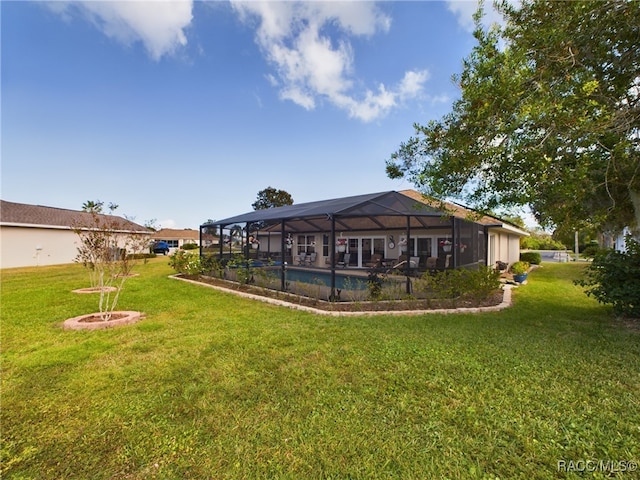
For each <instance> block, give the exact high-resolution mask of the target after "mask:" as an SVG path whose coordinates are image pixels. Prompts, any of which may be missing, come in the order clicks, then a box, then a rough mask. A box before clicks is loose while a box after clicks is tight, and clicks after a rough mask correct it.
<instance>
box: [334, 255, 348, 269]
mask: <svg viewBox="0 0 640 480" xmlns="http://www.w3.org/2000/svg"><path fill="white" fill-rule="evenodd" d="M349 260H351V254H350V253H345V254H344V257H342V260H341V261H340V262H336V265H341V266H342V268H347V265H349Z"/></svg>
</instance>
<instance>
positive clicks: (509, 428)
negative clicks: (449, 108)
mask: <svg viewBox="0 0 640 480" xmlns="http://www.w3.org/2000/svg"><path fill="white" fill-rule="evenodd" d="M583 268H585V264H583V263H580V262H573V263H570V264H569V263H565V264H551V265H549V266H548V267H545V268H544V269H539V270H536V272H535V275H536V276H537V278H536V282H533V283H532V284H531V285H530V286H529V287H527V288H525V289H519V290H518V291H517V292H515V293H514V295H515V297H516V299H515V300H516V301H515V302H514V305H513V307H512V308H509V309H507V310H504V311H502V312H496V313H488V314H481V315H475V314H474V315H470V314H465V315H460V314H450V315H420V316H406V315H388V316H387V315H384V316H379V317H377V316H365V317H343V318H333V317H327V316H319V315H313V314H309V313H306V312H301V311H299V310H293V309H288V308H280V307H275V306H273V305H267V304H264V303H260V302H255V301H252V300H248V299H245V298H240V297H237V296H234V295H230V294H227V293H223V292H219V291H216V290H213V289H209V288H203V287H200V286H196V285H192V284H188V283H185V282H179V281H176V280H171V279H168V278H167V276H168V275H169V274H171V273H172V270H171V269H170V267H169V266H168V265H167V261H166V258H164V257H162V258H157V259H153V260H151V261H150V262H149V263H148V264H147V265H142V264H140V265H138V266H137V267H136V273H140V275H139V276H137V277H134V278H132V279H131V280H130V283H129V288H128V294H127V296H126V297H125V298H123V301H124V302H125V305H126V308H129V307H130V306H137V307H138V308H140V309H141V310H143V311H144V312H145V313H146V316H145V318H144V319H143V320H142V321H140V322H139V323H137V324H135V325H130V326H126V327H118V328H112V329H107V330H102V331H97V332H70V331H65V330H62V329H61V328H59V323H60V322H62V321H63V320H64V319H65V318H68V317H71V316H74V315H76V314H78V312H82V311H84V310H85V309H86V308H87V307H89V306H90V305H91V304H92V302H93V299H90V298H87V297H86V296H78V295H74V294H71V293H70V290H72V289H73V288H77V287H78V286H79V285H82V284H83V282H84V281H85V278H86V273H85V272H84V270H83V269H82V267H81V266H79V265H64V266H52V267H37V268H35V267H34V268H25V269H7V270H3V271H2V289H0V304H1V305H2V408H1V409H0V423H1V424H2V442H0V444H1V445H0V448H1V453H2V461H1V462H0V476H2V478H3V479H4V478H6V479H12V480H13V479H65V480H76V479H78V480H79V479H91V480H107V479H206V478H220V479H227V478H228V479H231V478H234V479H235V478H238V479H271V478H273V479H309V480H319V479H330V478H333V479H346V478H354V479H360V478H362V479H365V478H366V479H380V478H389V479H412V478H418V477H419V478H426V479H442V478H450V479H496V478H500V479H556V478H567V479H569V478H571V479H575V478H602V479H603V478H605V477H606V472H605V473H604V474H602V475H600V473H599V472H596V473H595V474H594V475H591V474H589V473H588V472H587V473H586V474H584V475H583V474H582V473H580V472H578V473H575V474H571V473H569V474H566V475H564V474H563V473H560V474H559V473H558V469H557V465H558V460H562V459H566V460H572V459H584V458H593V459H604V460H605V461H606V460H607V459H611V458H613V459H618V458H619V459H633V460H636V459H638V458H640V440H639V438H638V425H640V409H639V408H638V398H640V382H638V376H639V375H640V355H639V342H638V340H639V338H638V333H637V332H636V331H634V330H629V329H627V328H624V327H623V326H622V325H621V324H620V323H619V322H616V321H614V320H613V319H611V318H609V317H608V316H607V313H608V312H607V310H608V309H607V308H605V307H603V306H601V305H599V304H598V303H597V302H596V301H595V300H594V299H592V298H589V297H587V296H586V295H584V294H583V293H582V291H581V290H580V289H578V288H575V286H574V285H573V284H572V283H571V282H572V280H573V278H574V277H575V276H576V275H577V274H578V273H579V272H581V270H582V269H583ZM64 292H67V293H66V294H65V293H64ZM52 298H55V299H56V301H51V299H52ZM34 305H37V306H38V314H37V315H34ZM514 399H517V401H514ZM620 473H621V474H620V475H618V474H616V477H615V478H618V476H619V477H620V478H621V479H627V478H629V479H632V478H637V476H636V475H635V474H634V472H627V473H628V474H626V473H625V472H620Z"/></svg>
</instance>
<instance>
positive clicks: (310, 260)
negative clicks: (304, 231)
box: [305, 252, 318, 266]
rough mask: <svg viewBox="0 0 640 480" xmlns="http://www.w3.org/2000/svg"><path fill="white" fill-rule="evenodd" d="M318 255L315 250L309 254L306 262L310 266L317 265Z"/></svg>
mask: <svg viewBox="0 0 640 480" xmlns="http://www.w3.org/2000/svg"><path fill="white" fill-rule="evenodd" d="M317 256H318V254H317V253H316V252H313V253H311V254H310V255H308V256H307V258H306V259H305V262H306V263H307V265H309V266H311V265H315V263H316V257H317Z"/></svg>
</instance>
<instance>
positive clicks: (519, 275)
mask: <svg viewBox="0 0 640 480" xmlns="http://www.w3.org/2000/svg"><path fill="white" fill-rule="evenodd" d="M528 271H529V264H528V263H527V262H522V261H519V262H516V263H514V264H513V265H511V273H513V280H514V281H516V282H518V283H522V282H524V281H525V280H526V279H527V272H528Z"/></svg>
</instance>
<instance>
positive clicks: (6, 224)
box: [0, 222, 153, 235]
mask: <svg viewBox="0 0 640 480" xmlns="http://www.w3.org/2000/svg"><path fill="white" fill-rule="evenodd" d="M0 227H20V228H43V229H46V230H76V229H75V228H71V227H65V226H64V225H39V224H37V223H12V222H0ZM79 230H83V231H88V230H100V229H98V228H86V227H81V228H80V229H79ZM114 232H116V233H132V234H139V235H151V234H152V233H153V232H152V231H148V232H146V231H144V230H114Z"/></svg>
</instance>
